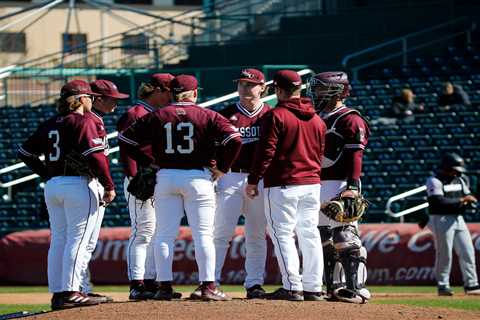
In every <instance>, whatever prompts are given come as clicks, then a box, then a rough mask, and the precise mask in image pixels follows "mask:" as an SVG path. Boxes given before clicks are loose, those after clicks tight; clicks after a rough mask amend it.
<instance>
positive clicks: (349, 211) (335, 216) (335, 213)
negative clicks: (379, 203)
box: [321, 195, 370, 222]
mask: <svg viewBox="0 0 480 320" xmlns="http://www.w3.org/2000/svg"><path fill="white" fill-rule="evenodd" d="M369 204H370V203H369V202H368V200H367V199H365V198H364V197H363V196H362V195H358V196H356V197H345V196H344V197H341V196H337V197H335V198H333V199H331V200H330V201H328V202H326V203H325V204H323V205H322V207H321V210H322V212H323V214H325V215H326V216H327V217H328V218H330V219H332V220H335V221H337V222H354V221H358V220H360V218H361V217H362V216H363V214H364V213H365V211H367V208H368V206H369Z"/></svg>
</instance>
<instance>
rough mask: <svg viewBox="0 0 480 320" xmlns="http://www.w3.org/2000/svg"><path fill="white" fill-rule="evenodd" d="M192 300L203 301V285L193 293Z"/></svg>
mask: <svg viewBox="0 0 480 320" xmlns="http://www.w3.org/2000/svg"><path fill="white" fill-rule="evenodd" d="M190 299H191V300H202V285H199V286H198V287H197V288H196V289H195V290H193V292H192V293H191V294H190Z"/></svg>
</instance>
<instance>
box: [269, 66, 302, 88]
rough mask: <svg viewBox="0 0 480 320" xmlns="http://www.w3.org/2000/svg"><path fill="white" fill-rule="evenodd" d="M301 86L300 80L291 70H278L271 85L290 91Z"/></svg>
mask: <svg viewBox="0 0 480 320" xmlns="http://www.w3.org/2000/svg"><path fill="white" fill-rule="evenodd" d="M301 84H302V78H300V75H299V74H298V73H296V72H295V71H293V70H280V71H278V72H277V73H275V75H274V76H273V85H274V86H276V87H279V88H282V89H291V88H294V87H298V86H300V85H301Z"/></svg>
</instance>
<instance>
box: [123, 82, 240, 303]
mask: <svg viewBox="0 0 480 320" xmlns="http://www.w3.org/2000/svg"><path fill="white" fill-rule="evenodd" d="M170 88H171V92H172V95H173V100H174V103H172V104H171V105H169V106H167V107H164V108H161V109H158V110H156V111H155V112H152V113H149V114H148V115H146V116H144V117H142V118H141V119H139V120H138V121H137V122H136V123H135V124H133V125H132V126H131V127H129V128H128V129H127V130H125V131H123V132H122V133H121V134H120V135H119V141H120V143H121V144H123V145H124V147H125V148H127V152H128V154H129V155H130V156H131V157H132V158H134V159H135V160H136V161H137V162H140V164H141V165H144V166H149V165H151V164H152V163H153V164H154V165H155V166H158V167H159V168H160V170H159V171H158V173H157V184H156V186H155V195H154V197H155V201H156V202H157V203H161V205H157V206H155V214H156V220H157V223H156V233H155V240H154V241H155V260H156V261H155V262H156V263H155V266H156V271H157V281H158V282H159V284H160V288H159V290H158V292H157V294H156V295H155V297H154V299H157V300H171V299H172V298H174V296H173V289H172V280H173V273H172V262H173V255H174V242H175V239H176V236H177V233H178V228H179V225H180V220H181V218H182V217H183V214H184V211H185V213H186V215H187V218H188V222H189V225H190V227H191V229H192V236H193V241H194V244H195V259H196V261H197V265H198V272H199V280H200V281H201V282H202V296H201V298H202V299H203V300H217V301H225V300H229V298H228V297H227V296H226V295H225V294H224V293H223V292H221V291H220V290H218V289H217V287H216V285H215V247H214V243H213V221H214V216H215V192H214V188H213V182H212V179H213V180H216V179H218V178H219V177H220V176H222V175H223V174H224V173H225V172H228V170H229V169H230V167H231V165H232V163H233V161H234V160H235V158H236V157H237V155H238V153H239V151H240V148H241V144H242V141H241V138H240V133H238V132H237V130H236V129H235V127H233V126H232V125H231V124H230V123H229V122H228V120H227V119H225V118H224V117H222V116H221V115H220V114H218V113H216V112H215V111H212V110H209V109H203V108H201V107H199V106H197V105H195V102H196V100H197V80H196V79H195V77H193V76H190V75H179V76H177V77H175V78H174V79H173V80H172V82H171V84H170ZM215 141H221V145H222V147H221V148H219V150H217V152H218V153H217V156H216V159H215V160H216V168H210V170H212V172H210V171H209V170H208V169H206V167H208V166H210V165H211V163H212V158H213V157H214V156H215V151H216V148H215ZM149 144H151V145H152V156H153V157H152V156H150V155H148V154H147V153H145V152H141V149H140V148H141V147H142V146H145V145H149Z"/></svg>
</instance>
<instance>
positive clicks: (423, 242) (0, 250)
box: [0, 223, 480, 285]
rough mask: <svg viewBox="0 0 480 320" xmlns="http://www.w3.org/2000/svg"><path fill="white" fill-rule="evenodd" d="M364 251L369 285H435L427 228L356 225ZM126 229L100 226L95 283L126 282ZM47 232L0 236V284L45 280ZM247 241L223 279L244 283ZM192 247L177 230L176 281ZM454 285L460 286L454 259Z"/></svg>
mask: <svg viewBox="0 0 480 320" xmlns="http://www.w3.org/2000/svg"><path fill="white" fill-rule="evenodd" d="M468 226H469V228H470V231H471V233H472V238H473V243H474V247H475V254H476V259H477V272H479V271H480V269H479V267H478V266H479V263H478V261H480V224H478V223H476V224H469V225H468ZM360 230H361V237H362V240H363V243H364V245H365V247H366V248H367V251H368V269H369V272H368V283H369V284H372V285H373V284H375V285H381V284H398V285H418V284H425V285H426V284H430V285H432V284H435V282H434V274H433V265H434V255H435V252H434V245H433V238H432V235H431V233H430V231H429V230H428V229H423V230H422V229H419V228H418V226H417V225H416V224H363V225H361V227H360ZM129 233H130V229H129V228H104V229H102V231H101V234H100V240H99V242H98V245H97V248H96V250H95V253H94V255H93V260H92V262H91V265H90V270H91V273H92V279H93V282H94V283H97V284H126V283H128V279H127V272H126V269H127V265H126V261H127V260H126V255H127V254H128V236H129ZM49 238H50V231H49V230H35V231H23V232H17V233H12V234H9V235H7V236H5V237H4V238H2V239H1V240H0V282H2V283H7V282H8V283H15V284H25V285H43V284H46V283H47V252H48V247H49V240H50V239H49ZM272 249H273V248H272V243H271V242H270V240H269V242H268V257H267V267H266V282H267V283H279V282H280V279H281V277H280V274H279V271H278V267H277V261H276V257H275V255H274V251H273V250H272ZM244 258H245V242H244V236H243V227H238V228H237V230H236V235H235V236H234V237H233V240H232V245H231V247H230V250H229V252H228V254H227V261H226V263H225V268H224V279H225V281H224V282H225V283H232V284H233V283H242V281H243V279H244V277H245V272H244V270H243V263H244ZM195 270H196V264H195V260H194V246H193V242H192V237H191V232H190V229H189V228H186V227H183V228H181V230H180V233H179V236H178V239H177V241H176V243H175V256H174V271H175V273H174V281H175V282H176V283H179V284H180V283H182V284H188V283H196V281H197V273H196V271H195ZM452 284H461V274H460V270H459V266H458V262H457V259H456V257H455V258H454V263H453V270H452Z"/></svg>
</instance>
